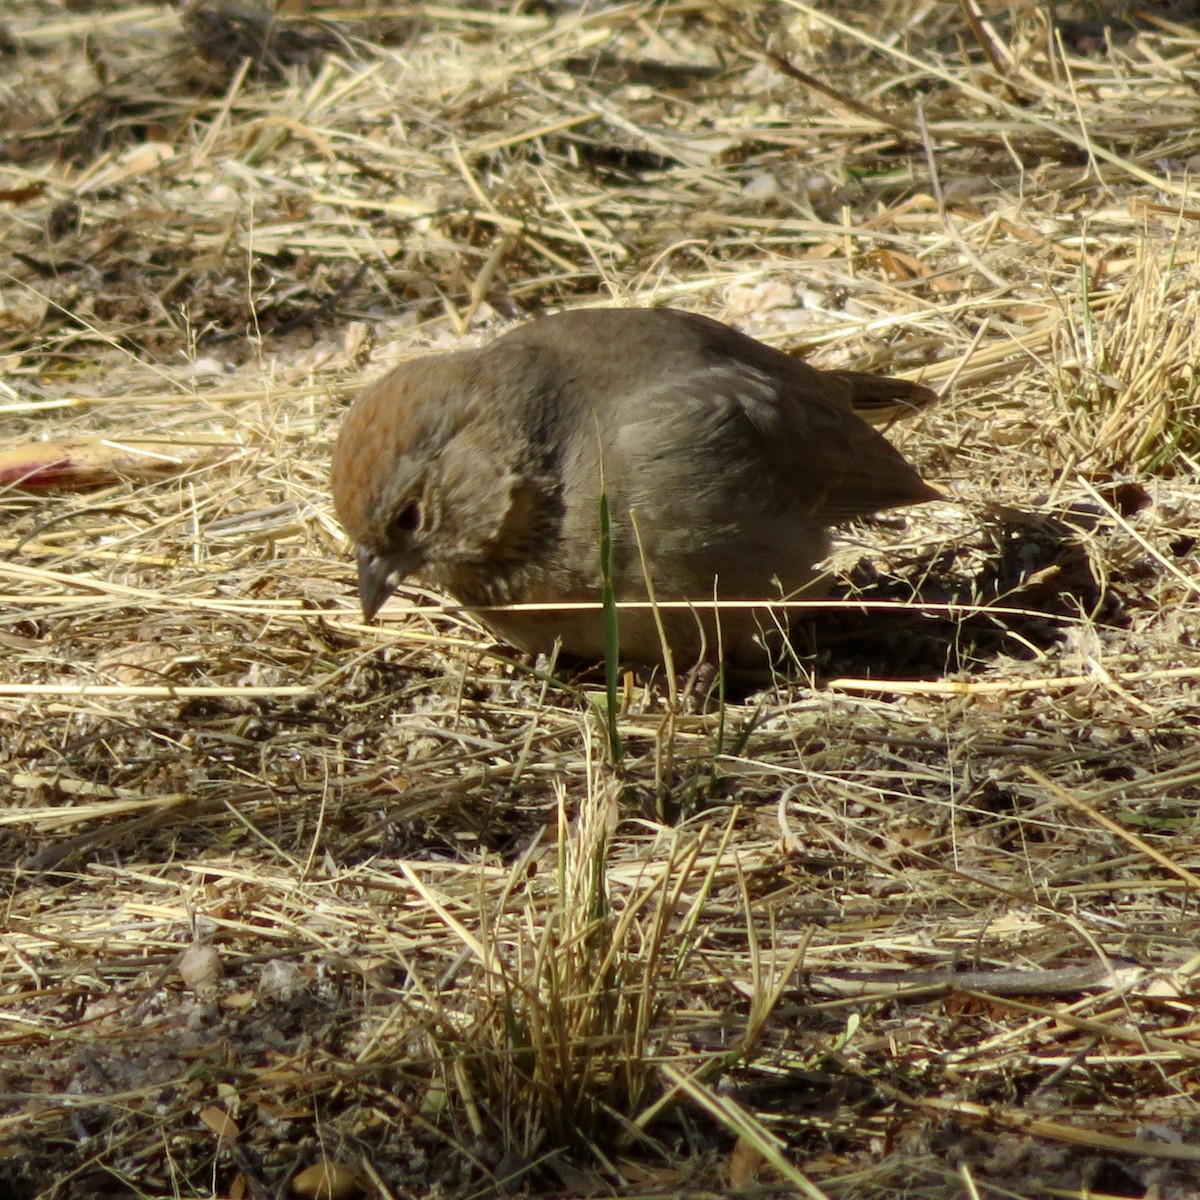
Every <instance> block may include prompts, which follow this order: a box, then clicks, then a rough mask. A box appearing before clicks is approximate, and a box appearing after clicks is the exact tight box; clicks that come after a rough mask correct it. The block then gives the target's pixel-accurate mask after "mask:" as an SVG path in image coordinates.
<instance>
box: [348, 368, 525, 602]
mask: <svg viewBox="0 0 1200 1200" xmlns="http://www.w3.org/2000/svg"><path fill="white" fill-rule="evenodd" d="M494 401H495V396H494V394H493V389H492V387H491V386H490V383H489V380H488V377H487V372H486V371H485V370H481V366H480V363H479V353H478V352H476V351H461V352H458V353H455V354H442V355H433V356H429V357H425V358H420V359H415V360H413V361H411V362H408V363H404V364H402V365H401V366H399V367H397V368H395V370H393V371H391V372H390V373H389V374H387V375H385V376H384V377H383V378H382V379H379V380H377V381H376V382H375V383H373V384H372V385H371V386H370V387H368V388H367V389H366V390H365V391H364V392H363V393H362V394H361V395H360V396H359V398H358V399H357V400H356V401H355V403H354V405H353V407H352V408H351V409H350V412H349V413H348V414H347V416H346V419H345V422H344V424H343V425H342V429H341V432H340V433H339V435H338V439H337V444H336V445H335V447H334V451H333V465H332V486H333V502H334V506H335V508H336V509H337V514H338V517H339V519H340V520H341V522H342V526H343V528H344V529H345V530H346V532H347V534H349V536H350V538H351V540H352V541H353V542H354V545H355V550H356V553H357V556H358V594H359V599H360V600H361V602H362V611H363V617H364V619H366V620H368V621H369V620H371V619H372V618H373V617H374V616H375V614H376V613H377V612H378V611H379V609H380V608H381V607H382V606H383V604H384V602H385V601H386V600H387V599H388V597H389V596H390V595H391V594H392V592H393V591H394V590H395V588H396V585H397V584H398V583H399V582H400V581H401V580H402V579H404V578H405V577H406V576H409V575H416V576H420V577H422V578H424V579H427V580H429V581H430V582H432V583H435V584H439V585H440V586H442V587H445V588H446V589H448V590H449V591H451V592H453V593H455V594H457V595H458V596H459V598H460V599H462V600H464V601H466V602H468V603H469V602H470V600H471V596H470V592H471V591H472V583H473V581H474V580H476V579H479V578H486V577H488V576H490V574H491V573H492V571H493V570H494V568H495V566H496V564H497V563H498V561H499V560H501V559H503V558H504V556H505V553H506V549H507V548H509V547H511V546H512V545H513V538H514V535H515V534H516V533H517V531H518V530H517V527H518V526H520V525H522V524H523V523H524V522H525V520H526V512H527V509H528V503H527V499H526V496H525V492H526V489H525V487H524V481H523V477H522V473H521V471H520V468H519V466H518V463H517V459H518V457H519V455H520V448H519V446H518V445H517V444H516V443H515V442H514V440H513V439H512V438H510V437H507V436H505V428H504V427H503V425H502V424H500V423H498V421H497V417H498V414H497V411H496V408H497V406H496V404H495V402H494ZM476 590H477V589H476Z"/></svg>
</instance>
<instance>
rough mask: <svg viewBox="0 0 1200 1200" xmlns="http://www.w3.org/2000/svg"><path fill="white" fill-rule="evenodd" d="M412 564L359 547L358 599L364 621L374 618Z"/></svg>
mask: <svg viewBox="0 0 1200 1200" xmlns="http://www.w3.org/2000/svg"><path fill="white" fill-rule="evenodd" d="M409 566H410V564H409V563H408V562H407V560H404V561H402V560H401V559H399V558H379V557H377V556H376V555H374V554H372V553H371V552H370V551H369V550H366V549H364V548H363V547H361V546H360V547H359V549H358V599H359V602H360V603H361V604H362V614H363V620H364V621H371V620H374V618H375V614H376V613H377V612H378V611H379V610H380V609H381V608H382V607H383V606H384V603H385V602H386V601H387V598H388V597H389V596H390V595H391V594H392V593H393V592H394V591H395V590H396V584H397V583H399V582H400V580H401V579H403V578H404V576H405V575H407V574H408V570H409Z"/></svg>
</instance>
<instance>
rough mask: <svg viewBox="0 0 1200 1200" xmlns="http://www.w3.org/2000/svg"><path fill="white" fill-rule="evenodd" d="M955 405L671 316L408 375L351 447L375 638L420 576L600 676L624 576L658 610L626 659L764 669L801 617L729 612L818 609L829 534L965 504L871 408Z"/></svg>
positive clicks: (570, 316) (467, 357)
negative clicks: (950, 499)
mask: <svg viewBox="0 0 1200 1200" xmlns="http://www.w3.org/2000/svg"><path fill="white" fill-rule="evenodd" d="M934 398H935V396H934V393H933V392H932V391H930V390H929V389H928V388H925V387H923V386H922V385H920V384H916V383H909V382H907V381H904V380H898V379H894V378H890V377H887V376H881V375H873V374H867V373H862V372H855V371H841V370H820V369H818V368H815V367H813V366H811V365H809V364H807V363H805V362H803V361H802V360H800V359H798V358H795V357H792V356H790V355H788V354H785V353H783V352H782V351H779V350H776V349H774V348H772V347H770V346H767V345H766V344H764V343H762V342H759V341H756V340H755V339H753V338H751V337H749V336H747V335H746V334H743V333H741V332H739V331H738V330H736V329H734V328H732V327H731V326H728V325H724V324H721V323H720V322H718V321H715V320H712V319H710V318H708V317H704V316H700V315H698V314H693V313H687V312H682V311H679V310H675V309H670V308H652V309H645V308H642V309H637V308H611V309H579V310H574V311H566V312H560V313H556V314H552V315H548V316H543V317H539V318H536V319H534V320H531V321H528V322H526V323H525V324H522V325H518V326H516V327H515V328H513V329H512V330H510V331H508V332H506V333H503V334H502V335H500V336H499V337H497V338H495V339H494V340H493V341H491V342H490V343H488V344H487V345H485V346H483V347H481V348H479V349H464V350H455V351H451V352H446V353H437V354H427V355H422V356H418V357H415V358H413V359H410V360H408V361H405V362H402V363H401V364H400V365H399V366H397V367H395V368H394V369H392V370H391V371H390V372H389V373H387V374H386V375H383V376H382V377H381V378H379V379H377V380H375V381H374V382H373V383H371V384H370V385H368V386H367V387H366V388H365V389H364V390H363V391H362V392H361V393H360V394H359V395H358V397H357V399H356V400H355V401H354V402H353V404H352V405H351V407H350V410H349V412H348V413H347V415H346V417H345V419H344V421H343V423H342V426H341V429H340V431H339V433H338V437H337V440H336V443H335V446H334V451H333V458H332V472H331V485H332V494H333V501H334V507H335V509H336V512H337V515H338V518H339V520H340V521H341V524H342V527H343V528H344V530H345V531H346V533H347V535H348V536H349V539H350V540H351V542H352V543H353V544H354V546H355V549H356V553H357V559H358V593H359V600H360V602H361V606H362V613H363V618H364V620H365V621H368V622H369V621H371V620H372V619H373V618H374V617H375V615H376V613H377V612H378V611H379V609H380V608H381V607H382V606H383V604H384V602H385V601H386V600H387V599H388V598H389V596H391V594H392V593H393V591H394V590H395V588H396V587H397V586H398V584H399V582H400V581H401V580H403V579H405V578H408V577H410V576H411V577H416V578H418V579H420V580H422V581H423V582H425V583H427V584H430V585H432V586H434V587H436V588H438V589H441V590H442V591H444V592H446V593H448V594H449V595H450V596H451V597H452V598H453V599H454V600H455V601H457V602H458V603H459V604H460V605H461V606H463V607H464V608H466V609H467V610H469V611H471V612H473V613H475V614H476V615H477V616H478V618H479V619H480V620H481V621H482V622H483V624H484V625H485V626H486V627H488V628H489V629H490V630H491V631H492V632H493V633H494V634H496V635H497V636H498V637H499V638H500V639H501V640H503V641H506V642H508V643H510V644H512V645H514V646H516V647H518V648H519V649H522V650H525V651H528V652H533V653H550V652H558V653H565V654H569V655H572V656H575V657H577V658H582V659H590V660H593V661H598V660H600V659H603V658H604V656H605V637H604V626H603V621H602V616H601V613H600V611H599V604H600V601H601V598H602V595H603V589H604V583H605V575H606V571H605V570H604V566H607V576H608V580H609V583H610V586H611V595H613V596H615V598H616V600H617V601H618V602H622V601H624V602H631V601H640V602H642V603H641V604H640V605H637V604H635V605H632V606H630V607H628V608H622V607H621V606H620V603H618V625H617V628H618V637H619V650H620V657H621V659H622V660H623V661H626V662H629V663H647V664H656V663H663V662H671V661H674V662H676V663H678V662H679V661H680V658H681V656H682V657H684V658H687V659H689V660H691V661H692V662H693V663H695V664H697V665H699V664H700V663H701V662H704V661H709V662H717V661H718V660H719V661H721V662H723V663H729V664H731V665H733V666H735V667H736V666H739V665H740V666H746V667H749V668H753V667H755V666H758V665H761V664H762V663H763V662H764V661H767V660H770V659H771V657H772V656H778V655H779V654H780V651H781V646H783V645H784V644H785V642H786V635H787V631H788V625H787V619H786V615H785V614H781V613H780V611H779V610H778V609H777V608H776V609H772V608H770V607H769V606H763V607H754V606H751V605H740V606H729V607H721V606H719V605H715V604H714V603H713V601H714V600H721V601H772V600H776V601H778V600H780V599H795V598H797V597H803V598H805V599H808V598H812V597H814V596H820V595H822V594H823V593H824V591H825V590H826V583H825V577H824V575H823V574H822V572H821V570H820V563H821V561H822V560H823V559H824V558H825V557H826V556H827V555H828V553H829V549H830V544H831V535H830V527H831V526H833V525H836V524H839V523H842V522H845V521H850V520H853V519H854V518H858V517H863V516H867V515H870V514H872V513H876V512H879V511H881V510H884V509H891V508H898V507H901V506H904V505H910V504H920V503H923V502H925V501H930V500H936V499H942V498H944V494H943V493H942V492H941V491H939V490H938V489H936V488H935V487H933V486H932V485H930V484H929V483H927V482H925V480H924V479H922V477H921V475H920V474H919V473H918V472H917V471H916V469H915V468H914V467H913V466H912V465H911V464H910V463H909V462H908V461H907V460H906V459H905V458H904V457H903V455H901V453H900V452H899V451H898V450H897V449H895V447H893V446H892V445H891V443H890V442H888V441H887V440H886V439H885V438H884V437H883V436H882V434H880V433H879V432H878V431H877V430H876V429H874V428H873V427H872V426H871V424H870V423H868V421H867V420H864V419H863V417H862V416H860V415H859V412H858V411H856V409H858V410H861V411H866V412H870V411H871V410H872V409H876V408H880V407H887V406H889V405H891V406H895V405H899V406H900V407H909V408H914V409H915V408H921V407H924V406H925V405H926V404H928V403H930V402H931V401H932V400H933V399H934ZM602 497H603V498H604V501H605V503H606V504H607V511H608V514H609V533H610V538H611V543H610V551H609V555H608V558H607V562H606V563H604V564H603V565H602V556H601V517H600V513H601V498H602ZM648 600H653V602H654V603H650V604H648V603H645V602H646V601H648ZM668 601H682V602H688V603H683V604H679V603H674V604H668V603H665V602H668ZM509 605H520V606H527V605H535V606H539V607H537V608H536V609H530V608H525V607H521V608H515V609H512V608H506V607H505V606H509ZM556 605H566V606H574V607H566V608H561V609H557V610H556V608H555V606H556ZM659 605H661V606H662V607H659Z"/></svg>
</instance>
